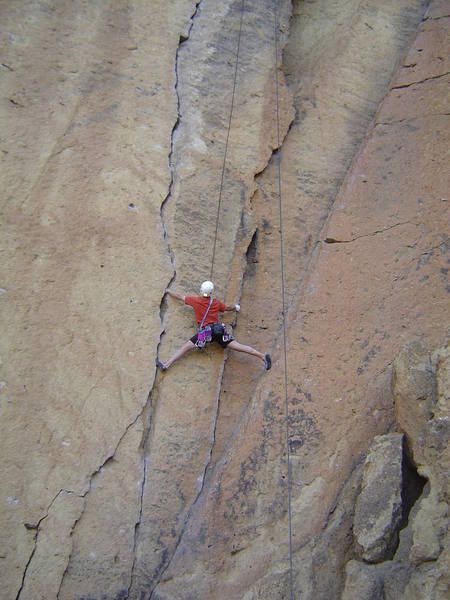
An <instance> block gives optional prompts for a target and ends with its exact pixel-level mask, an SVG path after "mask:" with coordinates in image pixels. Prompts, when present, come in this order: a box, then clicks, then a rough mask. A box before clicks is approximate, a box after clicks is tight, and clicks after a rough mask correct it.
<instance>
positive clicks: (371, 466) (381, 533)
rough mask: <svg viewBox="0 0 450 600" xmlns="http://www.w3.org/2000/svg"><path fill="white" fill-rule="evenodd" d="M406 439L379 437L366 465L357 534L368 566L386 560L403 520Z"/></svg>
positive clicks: (362, 556)
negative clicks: (404, 445)
mask: <svg viewBox="0 0 450 600" xmlns="http://www.w3.org/2000/svg"><path fill="white" fill-rule="evenodd" d="M402 463H403V436H402V435H401V434H398V433H391V434H388V435H380V436H377V437H376V438H375V439H374V441H373V444H372V446H371V447H370V450H369V453H368V456H367V458H366V462H365V465H364V475H363V479H362V489H361V493H360V495H359V497H358V500H357V502H356V506H355V521H354V526H353V533H354V535H355V538H356V543H357V544H358V546H360V547H361V558H363V559H364V560H366V561H367V562H379V561H380V560H383V559H386V558H387V557H388V555H389V551H390V549H391V548H392V546H393V545H394V543H395V542H396V539H395V538H396V537H397V536H396V534H397V530H398V528H399V525H400V523H401V520H402V484H403V476H402Z"/></svg>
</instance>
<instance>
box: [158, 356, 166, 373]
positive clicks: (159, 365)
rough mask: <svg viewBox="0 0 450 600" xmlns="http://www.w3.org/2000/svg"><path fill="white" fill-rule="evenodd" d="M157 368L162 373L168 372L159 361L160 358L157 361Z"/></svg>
mask: <svg viewBox="0 0 450 600" xmlns="http://www.w3.org/2000/svg"><path fill="white" fill-rule="evenodd" d="M156 366H157V367H158V369H161V371H167V367H166V366H165V365H164V364H163V363H162V362H161V361H160V360H159V358H157V359H156Z"/></svg>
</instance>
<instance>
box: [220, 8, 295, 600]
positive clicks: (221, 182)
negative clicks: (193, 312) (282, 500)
mask: <svg viewBox="0 0 450 600" xmlns="http://www.w3.org/2000/svg"><path fill="white" fill-rule="evenodd" d="M274 3H275V10H274V29H275V96H276V131H277V148H278V152H277V155H278V208H279V216H280V261H281V303H282V317H283V319H282V320H283V349H284V395H285V412H286V448H287V496H288V498H287V500H288V520H289V582H290V600H294V577H293V566H292V508H291V479H292V477H291V452H290V446H289V400H288V377H287V343H286V337H287V336H286V302H285V284H284V249H283V213H282V195H281V145H280V110H279V94H278V88H279V82H278V0H274ZM244 4H245V0H242V2H241V11H240V23H239V35H238V42H237V52H236V64H235V68H234V79H233V92H232V95H231V106H230V117H229V120H228V129H227V138H226V142H225V152H224V156H223V163H222V174H221V179H220V188H219V201H218V206H217V216H216V228H215V232H214V246H213V253H212V260H211V272H210V280H211V281H213V274H214V261H215V258H216V245H217V233H218V229H219V217H220V206H221V202H222V191H223V181H224V176H225V166H226V160H227V153H228V141H229V139H230V129H231V121H232V118H233V108H234V96H235V92H236V80H237V70H238V64H239V50H240V46H241V34H242V21H243V16H244Z"/></svg>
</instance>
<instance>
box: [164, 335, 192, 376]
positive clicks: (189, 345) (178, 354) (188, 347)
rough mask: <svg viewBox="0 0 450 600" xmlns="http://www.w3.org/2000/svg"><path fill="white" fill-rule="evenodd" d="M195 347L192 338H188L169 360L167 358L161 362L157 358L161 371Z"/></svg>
mask: <svg viewBox="0 0 450 600" xmlns="http://www.w3.org/2000/svg"><path fill="white" fill-rule="evenodd" d="M194 348H195V344H194V343H193V342H191V340H188V341H187V342H185V343H184V344H183V345H182V346H181V348H178V350H177V351H176V352H174V353H173V354H172V356H171V357H170V358H169V360H167V361H166V362H161V361H160V360H157V361H156V365H157V366H158V367H159V368H160V369H161V371H166V370H167V369H168V368H169V367H170V366H171V365H173V363H174V362H175V361H176V360H178V359H179V358H181V357H182V356H184V355H185V354H186V353H187V352H189V351H190V350H193V349H194Z"/></svg>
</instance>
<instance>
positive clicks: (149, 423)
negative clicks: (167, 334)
mask: <svg viewBox="0 0 450 600" xmlns="http://www.w3.org/2000/svg"><path fill="white" fill-rule="evenodd" d="M154 389H155V388H153V389H152V390H151V391H150V394H149V397H148V401H147V404H146V407H145V409H146V410H148V411H149V414H148V415H147V424H146V426H145V429H144V432H143V434H142V442H141V448H142V483H141V490H140V499H139V516H138V520H137V521H136V523H135V525H134V543H133V563H132V566H131V573H130V583H129V585H128V590H127V594H126V596H125V598H124V600H126V599H127V598H128V597H129V595H130V592H131V587H132V585H133V576H134V571H135V567H136V549H137V543H138V539H139V529H140V526H141V522H142V511H143V506H144V492H145V482H146V479H147V445H148V439H149V437H150V431H151V426H152V409H153V394H154Z"/></svg>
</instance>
